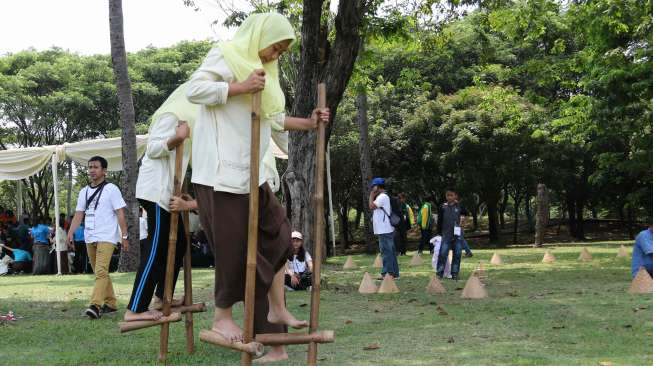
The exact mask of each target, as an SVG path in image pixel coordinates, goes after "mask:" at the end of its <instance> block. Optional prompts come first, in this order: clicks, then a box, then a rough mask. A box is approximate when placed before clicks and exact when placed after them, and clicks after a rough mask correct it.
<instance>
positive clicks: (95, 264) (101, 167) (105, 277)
mask: <svg viewBox="0 0 653 366" xmlns="http://www.w3.org/2000/svg"><path fill="white" fill-rule="evenodd" d="M107 167H108V162H107V160H106V159H104V158H103V157H101V156H94V157H92V158H91V159H90V160H89V161H88V176H89V178H91V184H89V185H88V186H86V187H84V188H82V190H81V191H80V192H79V197H78V198H77V208H76V209H75V216H74V217H73V221H72V223H71V224H70V230H68V246H69V248H71V249H74V244H73V233H74V232H75V230H77V228H78V227H79V225H80V223H81V222H82V219H83V220H84V240H85V241H86V250H87V251H88V257H89V259H90V260H91V267H92V268H93V272H94V273H95V286H94V287H93V295H92V296H91V302H90V305H89V307H88V309H86V315H88V317H89V318H91V319H99V318H100V317H101V316H102V314H110V313H115V312H116V311H117V308H118V307H117V304H116V296H115V294H114V292H113V284H112V283H111V277H109V264H110V263H111V256H112V255H113V251H114V249H115V246H116V244H117V243H119V242H120V241H121V239H122V250H124V251H128V250H129V241H128V235H127V221H126V220H125V206H127V205H126V204H125V200H123V198H122V194H121V193H120V189H118V187H116V186H115V185H114V184H112V183H109V182H107V181H106V180H105V177H106V174H107ZM118 225H120V226H118ZM121 232H122V233H124V234H123V235H122V238H121V234H120V233H121Z"/></svg>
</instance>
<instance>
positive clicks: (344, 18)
mask: <svg viewBox="0 0 653 366" xmlns="http://www.w3.org/2000/svg"><path fill="white" fill-rule="evenodd" d="M327 3H328V2H327ZM324 5H325V3H324V1H323V0H305V1H304V5H303V10H302V26H301V56H300V60H299V67H298V69H299V72H298V77H297V81H296V82H295V90H296V91H301V93H300V92H297V93H296V95H295V98H294V101H293V104H292V114H293V115H298V116H308V115H310V113H311V111H312V110H313V108H314V107H315V105H316V90H317V87H316V86H317V84H318V82H324V83H326V86H327V105H328V107H329V108H331V110H332V119H331V121H334V119H333V117H334V116H335V114H336V113H335V112H336V110H337V108H338V105H339V104H340V101H341V99H342V96H343V94H344V92H345V88H346V87H347V83H348V81H349V78H350V77H351V74H352V71H353V69H354V63H355V61H356V57H357V55H358V49H359V47H360V42H361V36H360V34H361V27H362V26H363V20H364V17H365V15H366V14H367V12H368V10H370V6H371V5H372V1H369V0H351V1H340V2H339V4H338V13H337V14H336V16H335V19H334V28H335V30H334V32H333V34H334V36H333V38H331V37H329V29H328V27H327V26H326V24H324V19H326V18H327V17H326V16H325V15H324V12H325V11H326V9H325V6H324ZM332 128H333V123H331V124H330V125H329V126H328V127H327V138H328V137H329V136H330V134H331V130H332ZM314 177H315V132H312V131H311V132H291V134H290V145H289V159H288V169H287V171H286V174H285V183H286V184H287V186H288V190H289V193H290V198H291V205H290V207H291V212H292V226H293V229H295V230H300V231H301V232H303V233H304V238H305V241H306V243H307V245H308V247H309V248H311V249H312V248H313V245H314V243H313V240H312V238H313V230H314V219H315V215H314V204H313V196H314V195H315V182H314Z"/></svg>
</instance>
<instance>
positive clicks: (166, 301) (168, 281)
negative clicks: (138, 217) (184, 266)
mask: <svg viewBox="0 0 653 366" xmlns="http://www.w3.org/2000/svg"><path fill="white" fill-rule="evenodd" d="M183 158H184V144H183V143H181V144H179V146H177V148H176V149H175V178H174V182H173V184H174V186H173V195H174V196H181V182H182V177H181V174H182V173H181V166H182V160H183ZM178 223H179V214H176V213H172V214H171V215H170V233H169V235H168V258H167V262H166V277H165V285H164V291H163V309H162V312H163V315H164V316H168V315H170V304H171V303H172V281H173V279H174V275H173V274H174V270H175V254H176V253H175V252H176V249H177V225H178ZM169 325H170V324H169V323H163V324H161V337H160V346H159V361H161V362H165V361H166V357H167V356H168V335H169V332H170V327H169Z"/></svg>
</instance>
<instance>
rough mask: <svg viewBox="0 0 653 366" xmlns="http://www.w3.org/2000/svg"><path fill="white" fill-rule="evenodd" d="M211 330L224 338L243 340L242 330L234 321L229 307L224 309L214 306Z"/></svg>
mask: <svg viewBox="0 0 653 366" xmlns="http://www.w3.org/2000/svg"><path fill="white" fill-rule="evenodd" d="M211 330H212V331H214V332H216V333H218V334H220V335H221V336H222V337H224V339H226V340H228V341H231V342H242V341H243V330H242V329H240V327H239V326H238V324H236V323H235V322H234V319H233V317H232V315H231V309H229V310H224V309H220V308H217V307H216V308H215V315H214V316H213V328H211Z"/></svg>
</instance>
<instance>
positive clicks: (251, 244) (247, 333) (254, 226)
mask: <svg viewBox="0 0 653 366" xmlns="http://www.w3.org/2000/svg"><path fill="white" fill-rule="evenodd" d="M260 150H261V92H258V93H256V94H254V96H253V98H252V134H251V142H250V159H249V221H248V228H247V268H246V274H245V320H244V322H243V343H245V344H248V343H250V342H252V341H253V340H254V301H255V298H254V296H255V293H254V290H255V288H256V253H257V250H258V200H259V195H258V193H259V185H258V183H259V161H260V160H259V159H260V154H261V152H260ZM240 364H241V365H242V366H250V365H251V364H252V355H251V354H250V353H248V352H243V353H242V354H241V358H240Z"/></svg>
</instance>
